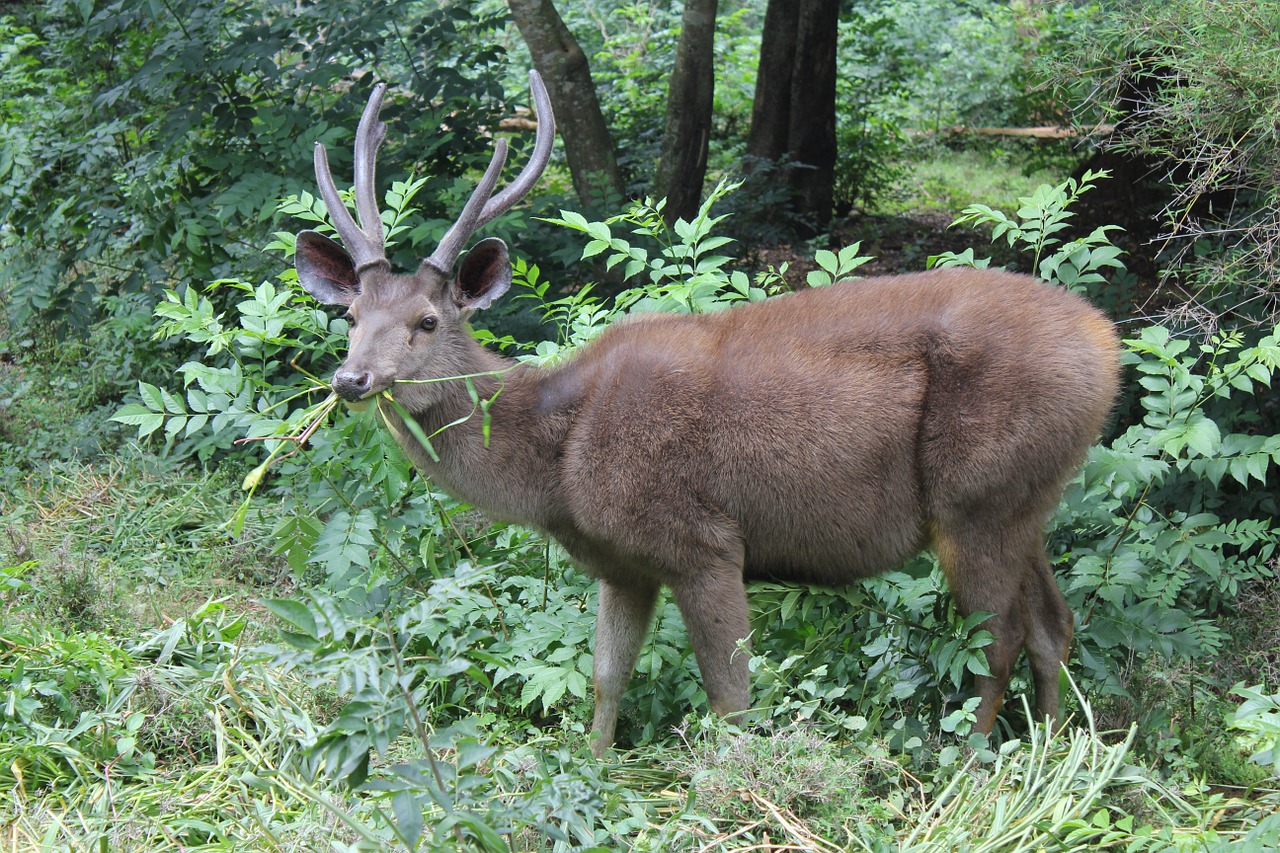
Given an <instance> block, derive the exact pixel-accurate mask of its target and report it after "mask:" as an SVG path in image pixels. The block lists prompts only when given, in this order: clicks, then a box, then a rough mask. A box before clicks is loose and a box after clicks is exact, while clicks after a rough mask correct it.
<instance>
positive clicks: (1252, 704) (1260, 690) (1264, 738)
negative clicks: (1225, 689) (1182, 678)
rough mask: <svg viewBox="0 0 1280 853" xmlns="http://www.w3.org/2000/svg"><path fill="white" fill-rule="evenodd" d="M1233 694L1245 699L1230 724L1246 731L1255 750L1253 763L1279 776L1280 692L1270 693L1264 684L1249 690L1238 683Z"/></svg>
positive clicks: (1228, 723)
mask: <svg viewBox="0 0 1280 853" xmlns="http://www.w3.org/2000/svg"><path fill="white" fill-rule="evenodd" d="M1231 692H1232V693H1233V694H1235V695H1236V696H1239V697H1240V698H1241V699H1243V700H1244V703H1243V704H1241V705H1240V707H1239V708H1237V709H1236V711H1235V713H1234V714H1232V715H1231V717H1230V718H1229V719H1228V720H1227V725H1229V726H1230V727H1231V728H1233V729H1236V730H1237V731H1242V732H1246V733H1247V734H1246V736H1245V737H1247V739H1248V741H1249V742H1250V743H1251V748H1253V749H1256V750H1257V751H1256V752H1254V754H1253V757H1252V760H1253V761H1256V762H1257V763H1258V764H1261V765H1262V766H1263V767H1269V768H1270V770H1271V773H1272V774H1273V775H1274V774H1277V773H1280V751H1277V746H1280V693H1271V694H1268V693H1267V692H1266V690H1265V688H1264V686H1263V685H1261V684H1258V685H1256V686H1254V687H1248V686H1246V685H1244V684H1237V685H1236V686H1235V687H1233V688H1231Z"/></svg>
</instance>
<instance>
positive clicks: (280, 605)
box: [262, 598, 318, 639]
mask: <svg viewBox="0 0 1280 853" xmlns="http://www.w3.org/2000/svg"><path fill="white" fill-rule="evenodd" d="M262 606H263V607H265V608H267V610H270V611H271V612H272V613H274V614H275V615H276V616H277V617H278V618H279V619H281V620H283V621H285V622H287V623H289V624H290V625H292V626H293V627H295V628H297V629H298V630H299V631H301V632H302V633H303V634H305V635H306V636H308V637H311V638H312V639H315V638H317V636H318V635H317V633H316V620H315V617H314V616H313V615H312V614H311V610H310V608H308V607H307V606H306V605H305V604H303V603H302V602H300V601H295V600H293V599H292V598H266V599H263V600H262Z"/></svg>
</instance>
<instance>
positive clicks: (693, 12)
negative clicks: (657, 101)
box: [656, 0, 717, 222]
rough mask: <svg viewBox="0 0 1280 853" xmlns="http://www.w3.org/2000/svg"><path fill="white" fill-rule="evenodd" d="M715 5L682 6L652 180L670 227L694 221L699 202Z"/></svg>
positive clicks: (701, 0) (702, 0)
mask: <svg viewBox="0 0 1280 853" xmlns="http://www.w3.org/2000/svg"><path fill="white" fill-rule="evenodd" d="M716 3H717V0H686V2H685V4H684V17H683V18H682V19H681V29H680V44H679V47H678V48H677V51H676V64H675V68H674V69H673V70H672V72H671V85H670V88H669V90H668V96H667V127H666V132H665V133H664V134H663V137H662V156H661V159H660V160H659V161H658V175H657V180H656V183H657V191H658V194H659V195H665V196H666V198H667V207H666V210H665V211H664V215H665V217H666V220H667V221H668V222H674V221H675V220H676V219H677V218H682V219H692V218H693V217H694V216H696V215H697V213H698V205H699V203H700V202H701V200H702V182H703V179H704V178H706V174H707V149H708V146H709V143H710V139H711V112H712V108H713V102H714V97H715V53H714V47H715V34H716Z"/></svg>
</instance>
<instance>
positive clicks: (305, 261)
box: [294, 71, 555, 408]
mask: <svg viewBox="0 0 1280 853" xmlns="http://www.w3.org/2000/svg"><path fill="white" fill-rule="evenodd" d="M529 84H530V88H531V89H532V92H533V99H534V104H535V107H536V109H537V114H538V130H537V138H536V141H535V143H534V150H533V155H532V157H531V158H530V160H529V162H528V164H526V165H525V167H524V169H523V170H522V171H521V172H520V174H519V175H518V176H517V177H516V179H515V180H514V181H513V182H512V183H511V184H510V185H509V186H508V187H507V188H506V189H504V190H503V191H502V192H500V193H498V194H497V195H494V189H495V187H496V185H497V183H498V178H499V176H500V175H501V172H502V167H503V165H504V164H505V163H506V159H507V143H506V140H502V139H500V140H498V141H497V143H496V144H495V145H494V152H493V159H492V160H491V161H490V162H489V168H488V169H487V170H486V171H485V173H484V177H483V178H482V179H481V180H480V183H479V184H478V185H477V186H476V188H475V191H474V192H473V193H472V194H471V198H470V199H469V200H468V201H467V204H466V206H465V207H464V208H463V210H462V214H461V215H460V216H459V217H458V219H457V221H456V222H454V224H453V225H452V226H451V227H450V228H449V230H448V232H447V233H446V234H445V236H444V238H443V239H442V240H441V241H440V244H439V245H438V246H437V247H436V250H435V251H434V252H432V254H431V256H430V257H428V258H426V259H425V260H423V261H422V262H421V263H420V264H419V266H418V269H417V271H416V272H413V273H396V272H393V271H392V269H391V264H390V262H389V261H388V260H387V254H386V239H385V237H384V235H383V231H382V218H381V215H380V214H379V210H378V200H377V193H376V191H375V180H374V176H375V171H376V163H377V157H378V148H379V147H380V146H381V145H382V141H383V139H384V138H385V137H386V133H387V126H386V124H384V123H383V122H382V121H380V120H379V119H378V113H379V112H380V110H381V108H382V99H383V96H384V95H385V94H386V84H385V83H379V84H378V85H377V86H375V87H374V89H373V93H372V94H371V95H370V96H369V103H368V104H367V105H366V106H365V109H364V114H363V115H362V116H361V119H360V125H359V128H358V129H357V131H356V142H355V203H356V213H357V215H358V216H359V222H358V223H357V222H356V220H355V219H353V218H352V216H351V213H350V212H349V211H348V210H347V207H346V205H345V204H344V203H343V201H342V197H341V196H340V195H339V194H338V188H337V186H335V184H334V182H333V177H332V175H331V174H330V171H329V157H328V152H327V151H326V150H325V147H324V145H323V144H321V143H319V142H317V143H316V148H315V168H316V181H317V182H318V183H319V186H320V193H321V195H322V197H323V198H324V202H325V206H326V207H327V208H328V209H329V216H330V217H331V218H332V219H333V224H334V228H335V229H336V230H337V232H338V235H339V236H340V237H341V238H342V242H343V243H344V244H345V245H346V248H345V249H344V248H343V247H342V246H341V245H339V244H338V243H336V242H334V241H333V240H330V239H329V238H328V237H326V236H324V235H323V234H320V233H318V232H316V231H303V232H301V233H299V234H298V238H297V251H296V254H295V259H294V262H295V264H296V266H297V270H298V280H299V282H301V284H302V286H303V287H304V288H305V289H306V291H307V292H308V293H310V294H311V295H312V296H313V297H315V298H316V299H317V300H319V301H320V302H323V303H326V304H329V305H343V306H346V308H347V314H346V318H347V320H348V321H349V322H350V324H351V326H350V338H351V340H350V346H349V349H348V354H347V360H346V362H344V363H343V365H342V366H341V367H339V368H338V370H337V372H336V373H335V374H334V377H333V389H334V390H335V391H336V392H337V393H338V395H339V396H341V397H342V398H343V399H344V400H346V401H348V402H357V401H360V400H364V399H368V398H370V397H373V396H374V395H376V394H379V393H381V392H382V391H385V390H387V389H389V388H391V387H392V386H393V385H394V384H395V382H396V381H397V380H402V379H412V380H424V379H434V378H440V377H446V376H456V375H459V373H461V372H462V371H463V369H464V368H463V365H462V357H463V353H464V352H465V349H464V348H465V345H466V342H467V341H469V334H468V333H467V332H466V330H465V323H466V320H467V318H468V317H469V316H470V315H471V312H472V311H475V310H477V309H480V308H486V307H488V306H489V305H491V304H492V303H493V302H494V300H496V299H497V298H498V297H500V296H502V294H503V293H505V292H506V290H507V288H508V287H510V286H511V264H510V260H509V257H508V255H507V246H506V244H505V243H503V242H502V241H501V240H499V239H497V238H495V237H490V238H488V239H485V240H481V241H480V242H479V243H477V244H476V245H475V246H474V247H473V248H472V249H471V251H470V252H468V253H467V255H466V257H465V258H464V259H463V261H462V263H461V265H459V266H458V271H457V274H456V275H455V274H454V272H453V269H454V266H455V264H456V263H457V260H458V256H459V255H460V254H461V253H462V248H463V246H464V245H465V244H466V242H467V241H468V240H469V239H471V236H472V235H473V234H474V233H475V232H476V231H477V230H479V229H480V228H482V227H484V226H485V225H487V224H488V223H489V222H491V221H492V220H493V219H494V218H496V217H497V216H499V215H500V214H502V213H505V212H506V211H508V210H510V209H511V208H512V207H513V206H514V205H515V204H516V203H517V202H518V201H520V199H522V198H523V197H524V196H525V195H526V194H527V193H528V192H529V190H530V189H531V188H532V187H533V185H534V184H535V183H536V182H537V180H538V178H539V177H540V176H541V174H542V172H543V170H544V169H545V168H546V165H547V161H548V160H549V159H550V157H551V148H552V144H553V142H554V140H555V119H554V117H553V115H552V112H551V100H550V98H549V97H548V96H547V90H546V88H545V87H544V86H543V84H542V78H541V77H540V76H539V75H538V73H537V72H536V71H533V72H530V74H529ZM434 393H436V391H435V390H434V386H433V384H431V383H428V384H415V385H412V386H405V388H404V390H403V396H405V397H407V398H409V400H410V401H412V402H413V403H414V404H416V405H411V408H418V407H426V406H429V405H430V402H431V400H430V398H431V396H432V395H433V394H434Z"/></svg>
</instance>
